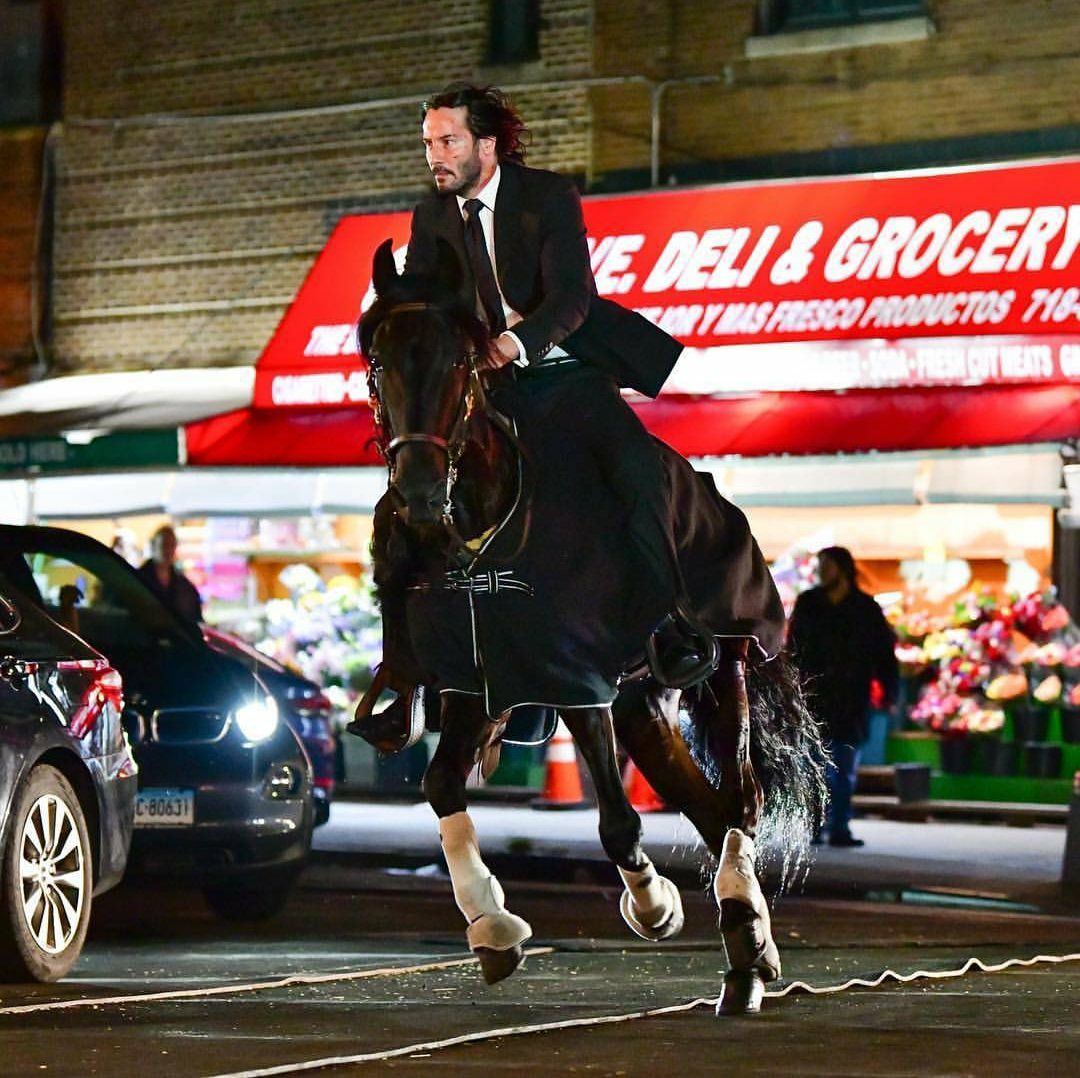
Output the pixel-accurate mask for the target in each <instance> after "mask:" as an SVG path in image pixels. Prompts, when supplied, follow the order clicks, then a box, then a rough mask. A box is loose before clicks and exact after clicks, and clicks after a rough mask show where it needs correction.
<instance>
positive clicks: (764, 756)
mask: <svg viewBox="0 0 1080 1078" xmlns="http://www.w3.org/2000/svg"><path fill="white" fill-rule="evenodd" d="M746 689H747V698H748V703H749V706H750V762H751V763H752V764H753V768H754V773H755V775H756V777H757V780H758V782H759V783H760V784H761V790H762V793H763V795H764V807H763V812H762V816H761V819H760V820H759V822H758V831H757V840H758V841H757V845H758V849H759V851H760V856H761V860H762V862H763V864H764V866H765V867H770V866H772V865H778V868H779V877H780V889H781V891H783V890H785V889H787V888H788V887H789V886H790V885H791V884H792V883H793V882H794V881H795V880H796V878H797V876H798V874H799V873H800V872H801V871H802V870H803V868H804V867H805V866H806V865H808V863H809V854H810V839H811V837H812V836H813V834H814V833H815V831H816V830H817V829H818V827H819V826H820V824H821V822H822V819H823V818H824V813H825V809H826V806H827V804H828V787H827V785H826V782H825V762H826V759H827V755H826V751H825V747H824V745H823V744H822V740H821V731H820V727H819V726H818V723H817V721H816V720H815V719H814V717H813V715H811V714H810V711H809V709H808V708H807V705H806V699H805V697H804V696H803V692H802V689H801V687H800V684H799V677H798V672H797V671H796V669H795V667H794V666H793V665H792V663H791V662H790V661H789V660H788V659H787V658H786V657H785V656H784V655H782V654H781V655H777V656H776V657H775V658H773V659H770V660H769V661H768V662H757V663H755V662H749V663H747V666H746ZM695 697H696V699H695ZM716 708H717V702H716V699H715V697H714V696H713V693H712V687H711V685H709V683H705V684H704V685H702V686H699V687H698V688H697V689H696V690H691V694H690V695H689V699H688V701H687V712H688V716H689V718H690V720H691V721H690V723H689V724H688V725H687V724H684V726H683V733H684V735H685V736H686V739H687V742H688V744H689V746H690V750H691V753H692V754H693V756H694V759H695V760H696V761H697V762H698V765H699V766H700V767H701V769H702V771H703V772H704V774H705V776H706V777H707V778H708V780H709V781H710V782H711V783H712V784H713V785H715V786H719V785H720V783H721V782H722V781H723V780H722V775H721V766H720V763H721V759H722V758H723V755H724V745H723V740H724V739H725V735H724V734H723V732H722V728H721V726H720V725H718V723H717V719H718V716H717V711H716ZM726 737H727V738H730V732H729V733H728V734H727V735H726ZM727 751H728V752H730V751H731V746H730V744H729V745H728V748H727Z"/></svg>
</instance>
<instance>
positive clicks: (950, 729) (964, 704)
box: [911, 682, 1005, 737]
mask: <svg viewBox="0 0 1080 1078" xmlns="http://www.w3.org/2000/svg"><path fill="white" fill-rule="evenodd" d="M911 718H912V719H913V721H915V722H916V723H918V724H919V725H920V726H924V727H926V728H927V729H929V730H933V731H934V732H935V733H939V734H944V735H946V736H952V737H957V736H963V735H965V734H991V733H996V732H997V731H998V730H1000V729H1001V728H1002V726H1003V725H1004V723H1005V714H1004V712H1003V711H1002V710H1001V709H1000V708H995V707H987V706H986V705H985V703H984V702H983V701H982V700H981V699H979V698H978V697H977V696H964V695H962V694H961V693H959V692H956V691H954V690H951V689H950V688H949V687H948V686H947V685H943V684H942V683H941V682H934V683H933V684H931V685H928V686H927V687H926V689H924V690H923V694H922V696H921V697H920V698H919V701H918V703H917V704H916V705H915V707H914V708H913V709H912V712H911Z"/></svg>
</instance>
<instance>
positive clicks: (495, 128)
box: [420, 82, 529, 164]
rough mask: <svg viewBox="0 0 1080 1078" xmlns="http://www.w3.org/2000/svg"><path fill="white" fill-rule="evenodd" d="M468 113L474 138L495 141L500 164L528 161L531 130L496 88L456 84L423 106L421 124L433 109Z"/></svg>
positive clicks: (468, 121) (469, 124)
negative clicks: (462, 109)
mask: <svg viewBox="0 0 1080 1078" xmlns="http://www.w3.org/2000/svg"><path fill="white" fill-rule="evenodd" d="M459 108H464V109H465V111H466V123H467V124H468V127H469V130H470V131H471V132H472V136H473V138H493V139H494V140H495V152H496V153H497V154H498V155H499V160H500V161H516V162H517V163H518V164H521V163H522V162H524V160H525V150H526V147H525V140H526V139H527V138H528V135H529V131H528V128H526V126H525V121H524V120H523V119H522V118H521V115H520V114H519V113H518V111H517V109H516V108H514V105H513V103H512V102H511V100H510V98H509V97H507V96H506V94H504V93H503V92H502V90H499V89H496V87H494V86H474V85H473V84H472V83H469V82H454V83H451V84H450V85H449V86H447V87H446V88H445V89H444V90H440V91H439V93H437V94H435V95H434V96H433V97H430V98H428V100H427V101H425V102H424V103H423V104H422V105H421V106H420V122H421V123H423V122H424V117H425V116H426V115H427V114H428V112H429V110H431V109H459Z"/></svg>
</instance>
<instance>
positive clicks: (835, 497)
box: [695, 445, 1065, 507]
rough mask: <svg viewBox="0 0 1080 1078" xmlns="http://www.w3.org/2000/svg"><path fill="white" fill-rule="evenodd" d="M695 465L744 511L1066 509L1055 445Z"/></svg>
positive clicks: (725, 460) (712, 459)
mask: <svg viewBox="0 0 1080 1078" xmlns="http://www.w3.org/2000/svg"><path fill="white" fill-rule="evenodd" d="M695 465H696V467H698V468H699V469H701V470H702V471H708V472H711V473H712V474H713V477H714V478H715V479H716V485H717V487H718V488H719V489H720V493H721V494H723V495H725V497H728V498H730V499H731V500H732V501H733V502H735V503H736V504H737V505H742V506H746V507H751V506H758V505H760V506H777V507H783V506H800V505H806V506H832V505H835V506H848V505H934V504H936V505H945V504H958V503H990V504H1007V503H1013V504H1024V505H1048V506H1060V505H1063V504H1064V503H1065V490H1064V488H1063V485H1062V461H1061V454H1060V451H1059V449H1058V446H1057V445H1025V446H1004V447H995V448H987V449H969V450H941V451H938V452H913V453H860V454H852V455H841V456H827V457H762V458H758V459H746V458H740V457H730V458H727V457H725V458H717V457H706V458H701V459H700V460H697V461H695Z"/></svg>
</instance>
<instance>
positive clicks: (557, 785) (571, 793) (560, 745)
mask: <svg viewBox="0 0 1080 1078" xmlns="http://www.w3.org/2000/svg"><path fill="white" fill-rule="evenodd" d="M545 765H546V766H545V771H544V790H543V793H541V795H540V796H539V797H538V798H537V799H536V800H535V801H533V802H532V807H533V808H538V809H576V808H588V807H589V803H588V802H587V801H586V800H585V794H584V791H583V790H582V788H581V773H580V772H579V771H578V764H577V753H576V752H575V751H574V739H573V738H572V737H571V736H570V731H569V730H567V728H566V726H565V725H564V724H563V721H562V719H559V720H558V722H557V723H556V724H555V733H554V734H552V735H551V740H550V741H549V742H548V747H547V756H546V758H545Z"/></svg>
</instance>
